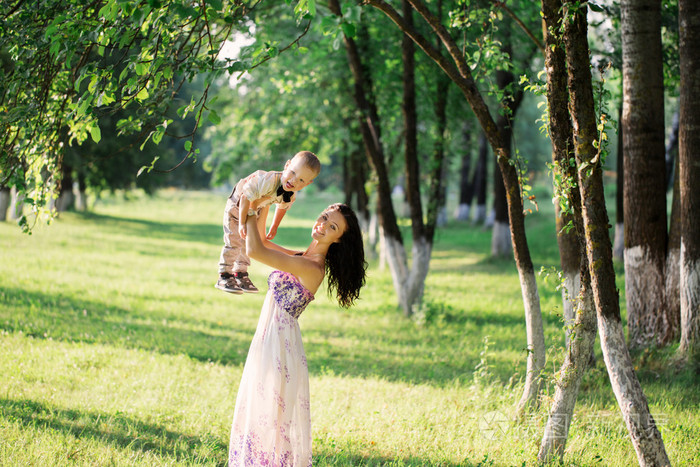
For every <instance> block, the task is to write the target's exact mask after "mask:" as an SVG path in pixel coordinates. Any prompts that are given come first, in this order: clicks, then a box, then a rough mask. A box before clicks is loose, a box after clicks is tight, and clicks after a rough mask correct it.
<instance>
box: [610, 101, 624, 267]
mask: <svg viewBox="0 0 700 467" xmlns="http://www.w3.org/2000/svg"><path fill="white" fill-rule="evenodd" d="M617 121H618V122H620V123H622V105H620V109H619V112H618V117H617ZM622 135H623V130H622V125H621V124H620V125H618V127H617V175H616V179H615V186H616V193H615V216H616V220H615V242H614V243H613V257H614V258H615V259H617V260H622V261H624V258H625V195H624V193H625V162H624V161H625V147H624V146H625V145H624V144H622V140H623V138H622Z"/></svg>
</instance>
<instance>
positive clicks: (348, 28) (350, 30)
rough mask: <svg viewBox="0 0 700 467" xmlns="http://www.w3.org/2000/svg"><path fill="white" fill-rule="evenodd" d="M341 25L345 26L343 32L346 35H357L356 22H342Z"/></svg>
mask: <svg viewBox="0 0 700 467" xmlns="http://www.w3.org/2000/svg"><path fill="white" fill-rule="evenodd" d="M340 27H341V28H343V34H345V36H346V37H355V32H356V28H355V25H354V24H350V23H341V24H340Z"/></svg>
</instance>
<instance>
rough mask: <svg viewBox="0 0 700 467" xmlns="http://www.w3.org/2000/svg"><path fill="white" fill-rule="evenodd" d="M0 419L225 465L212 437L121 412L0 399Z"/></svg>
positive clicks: (222, 449) (222, 447)
mask: <svg viewBox="0 0 700 467" xmlns="http://www.w3.org/2000/svg"><path fill="white" fill-rule="evenodd" d="M0 417H2V418H4V419H5V420H9V421H15V422H20V423H21V424H22V425H23V426H33V427H36V428H38V429H40V430H49V431H57V432H59V433H64V434H67V435H71V436H75V437H76V438H78V439H89V440H94V441H97V442H99V443H103V444H108V445H111V446H114V447H116V448H121V449H130V450H132V451H141V452H145V453H146V452H147V453H154V454H158V455H161V456H167V457H168V458H171V459H175V460H177V461H179V462H186V463H187V462H194V463H201V462H202V460H203V459H201V455H202V451H205V452H207V453H215V454H216V456H217V457H216V459H215V460H214V459H210V460H209V461H210V462H211V461H213V463H215V464H216V465H225V463H226V458H227V452H228V446H227V445H226V444H224V443H223V442H222V441H221V440H220V439H218V438H216V437H214V436H208V435H205V436H203V437H198V436H192V435H187V434H184V433H180V432H176V431H172V430H169V429H167V428H165V427H163V426H161V425H158V424H149V423H144V422H143V421H140V420H138V419H135V418H131V417H128V416H126V415H124V414H121V413H117V414H109V413H103V412H91V411H85V410H72V409H62V408H59V407H54V406H50V405H48V404H44V403H39V402H35V401H32V400H26V399H24V400H12V399H0ZM198 453H199V454H198Z"/></svg>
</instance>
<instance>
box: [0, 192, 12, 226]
mask: <svg viewBox="0 0 700 467" xmlns="http://www.w3.org/2000/svg"><path fill="white" fill-rule="evenodd" d="M11 199H12V195H11V194H10V189H9V188H7V187H2V188H0V222H2V221H4V220H5V219H7V209H8V208H9V207H10V200H11Z"/></svg>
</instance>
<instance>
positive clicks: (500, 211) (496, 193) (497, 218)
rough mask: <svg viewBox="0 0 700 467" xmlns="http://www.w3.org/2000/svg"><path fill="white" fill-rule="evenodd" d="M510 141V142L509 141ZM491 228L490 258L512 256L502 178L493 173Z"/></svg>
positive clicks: (498, 173) (496, 172) (497, 173)
mask: <svg viewBox="0 0 700 467" xmlns="http://www.w3.org/2000/svg"><path fill="white" fill-rule="evenodd" d="M509 141H510V140H509ZM493 215H494V217H493V226H492V227H491V256H495V257H501V258H506V257H510V256H511V255H512V254H513V246H512V245H511V241H510V224H509V223H508V201H507V200H506V188H505V186H504V184H503V176H502V174H501V172H500V171H499V170H494V171H493Z"/></svg>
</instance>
